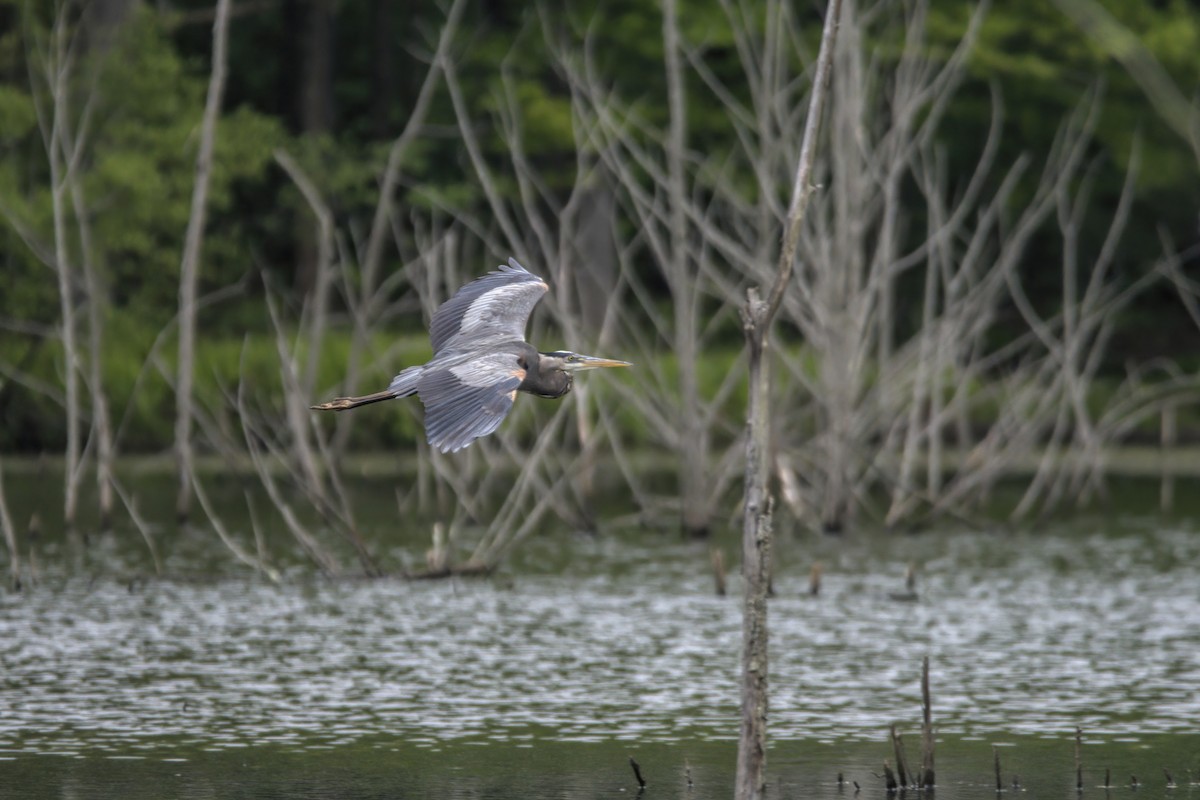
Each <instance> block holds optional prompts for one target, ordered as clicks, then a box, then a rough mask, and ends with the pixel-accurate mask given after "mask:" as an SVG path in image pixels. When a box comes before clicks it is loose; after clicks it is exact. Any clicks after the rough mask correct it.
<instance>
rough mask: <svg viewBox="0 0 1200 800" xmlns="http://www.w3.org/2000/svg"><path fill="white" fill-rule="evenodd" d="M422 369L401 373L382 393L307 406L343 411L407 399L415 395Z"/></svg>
mask: <svg viewBox="0 0 1200 800" xmlns="http://www.w3.org/2000/svg"><path fill="white" fill-rule="evenodd" d="M423 369H424V367H409V368H408V369H406V370H403V371H401V373H400V374H399V375H397V376H396V377H394V378H392V383H391V385H390V386H388V388H386V389H384V390H383V391H382V392H375V393H374V394H364V395H363V396H361V397H335V398H334V399H333V400H330V401H329V402H327V403H319V404H317V405H315V406H309V408H311V409H312V410H313V411H345V410H346V409H349V408H358V407H359V406H365V405H368V404H370V403H378V402H380V401H382V400H391V399H393V398H396V397H408V396H409V395H410V394H415V393H416V391H417V379H418V378H419V377H421V372H422V370H423Z"/></svg>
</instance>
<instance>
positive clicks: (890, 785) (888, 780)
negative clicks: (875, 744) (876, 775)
mask: <svg viewBox="0 0 1200 800" xmlns="http://www.w3.org/2000/svg"><path fill="white" fill-rule="evenodd" d="M883 780H884V784H885V785H886V786H887V790H888V794H892V793H894V792H895V791H896V790H897V789H899V788H900V784H898V783H896V775H895V773H893V772H892V765H891V763H890V762H889V761H888V760H887V759H886V758H885V759H884V760H883Z"/></svg>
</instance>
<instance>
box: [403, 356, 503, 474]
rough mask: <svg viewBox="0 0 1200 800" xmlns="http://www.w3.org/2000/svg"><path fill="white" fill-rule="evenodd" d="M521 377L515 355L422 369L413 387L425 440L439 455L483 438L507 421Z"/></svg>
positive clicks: (482, 358)
mask: <svg viewBox="0 0 1200 800" xmlns="http://www.w3.org/2000/svg"><path fill="white" fill-rule="evenodd" d="M523 378H524V371H523V370H521V369H520V366H519V364H518V363H517V355H516V354H515V353H495V352H493V353H485V354H483V355H482V356H479V357H477V358H472V359H466V360H463V361H461V362H459V363H456V364H454V365H453V366H447V367H436V368H430V367H427V368H426V371H425V373H424V374H423V375H422V376H421V378H420V381H419V383H418V385H417V392H418V393H419V394H420V396H421V402H422V403H423V404H424V405H425V436H426V438H427V439H428V440H429V444H430V445H431V446H433V447H436V448H437V449H439V450H441V451H442V452H443V453H453V452H457V451H459V450H462V449H463V448H464V447H466V446H467V445H469V444H470V443H471V442H473V441H475V440H476V439H478V438H479V437H480V436H487V435H488V434H489V433H492V432H493V431H495V430H496V428H498V427H500V423H501V422H503V421H504V418H505V417H506V416H508V412H509V411H510V410H511V409H512V406H513V397H514V396H515V394H516V390H517V387H518V386H520V385H521V381H522V379H523Z"/></svg>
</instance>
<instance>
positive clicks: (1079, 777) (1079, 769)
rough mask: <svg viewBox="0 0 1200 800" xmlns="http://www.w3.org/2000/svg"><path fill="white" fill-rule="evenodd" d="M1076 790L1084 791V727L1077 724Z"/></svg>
mask: <svg viewBox="0 0 1200 800" xmlns="http://www.w3.org/2000/svg"><path fill="white" fill-rule="evenodd" d="M1075 791H1076V792H1082V791H1083V729H1082V728H1080V727H1079V726H1078V725H1076V726H1075Z"/></svg>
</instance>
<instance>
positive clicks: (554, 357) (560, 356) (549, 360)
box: [538, 350, 633, 372]
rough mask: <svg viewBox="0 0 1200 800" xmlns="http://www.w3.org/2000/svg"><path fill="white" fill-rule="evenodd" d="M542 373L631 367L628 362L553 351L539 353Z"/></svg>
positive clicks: (568, 351)
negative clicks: (552, 370)
mask: <svg viewBox="0 0 1200 800" xmlns="http://www.w3.org/2000/svg"><path fill="white" fill-rule="evenodd" d="M538 355H540V356H541V364H540V366H541V369H542V371H545V370H549V369H560V370H562V371H563V372H582V371H583V370H585V369H597V368H599V367H632V366H633V364H630V363H629V362H628V361H614V360H613V359H611V358H598V357H597V356H585V355H580V354H579V353H572V352H571V351H570V350H555V351H554V352H552V353H539V354H538Z"/></svg>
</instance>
